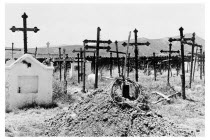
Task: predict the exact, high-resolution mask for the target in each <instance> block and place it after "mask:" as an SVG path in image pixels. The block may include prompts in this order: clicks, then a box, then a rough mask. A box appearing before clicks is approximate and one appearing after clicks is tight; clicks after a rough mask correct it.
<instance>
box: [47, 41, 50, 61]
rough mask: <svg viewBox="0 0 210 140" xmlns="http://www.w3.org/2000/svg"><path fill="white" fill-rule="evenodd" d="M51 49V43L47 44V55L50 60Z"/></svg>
mask: <svg viewBox="0 0 210 140" xmlns="http://www.w3.org/2000/svg"><path fill="white" fill-rule="evenodd" d="M49 47H50V42H47V54H48V59H50V50H49Z"/></svg>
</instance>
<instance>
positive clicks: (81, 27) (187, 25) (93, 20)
mask: <svg viewBox="0 0 210 140" xmlns="http://www.w3.org/2000/svg"><path fill="white" fill-rule="evenodd" d="M204 8H205V7H204V5H202V4H6V7H5V10H6V11H5V14H6V17H5V23H6V27H5V33H6V34H5V35H6V36H5V37H6V42H5V43H6V46H7V47H11V43H12V42H14V43H15V47H20V48H23V33H22V32H15V33H13V32H12V31H10V30H9V28H11V27H12V26H16V27H23V20H22V17H21V16H22V14H23V13H24V12H26V14H27V15H28V19H27V26H28V27H30V28H33V27H35V26H37V27H38V28H39V29H40V31H39V32H38V33H34V32H28V47H36V46H37V47H43V46H46V43H47V42H48V41H49V42H50V44H51V45H53V46H58V45H63V44H68V45H75V44H82V41H83V40H84V39H92V40H93V39H96V29H97V27H100V28H101V39H102V40H107V39H111V40H112V41H115V40H119V41H121V40H126V39H127V38H128V33H129V31H133V30H134V29H135V28H137V30H139V32H138V37H145V38H149V39H158V38H162V37H169V36H175V35H178V34H179V31H178V29H179V27H181V26H182V27H183V28H184V33H192V32H195V33H196V34H197V35H198V36H200V37H202V38H203V39H205V34H204V33H205V9H204ZM133 37H134V36H133V34H132V36H131V38H133Z"/></svg>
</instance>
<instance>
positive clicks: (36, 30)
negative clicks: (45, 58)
mask: <svg viewBox="0 0 210 140" xmlns="http://www.w3.org/2000/svg"><path fill="white" fill-rule="evenodd" d="M22 18H23V28H16V27H15V26H12V28H10V30H11V31H12V32H15V31H22V32H23V41H24V54H25V53H27V31H34V32H35V33H37V32H38V31H39V29H38V28H37V27H34V28H27V22H26V19H27V18H28V16H27V15H26V13H24V14H23V15H22Z"/></svg>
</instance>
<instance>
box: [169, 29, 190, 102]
mask: <svg viewBox="0 0 210 140" xmlns="http://www.w3.org/2000/svg"><path fill="white" fill-rule="evenodd" d="M183 30H184V29H183V28H182V27H180V28H179V31H180V38H169V42H173V41H180V44H181V60H182V61H181V65H182V75H181V81H182V98H183V99H186V95H185V67H184V42H185V41H189V40H192V39H193V38H184V35H183Z"/></svg>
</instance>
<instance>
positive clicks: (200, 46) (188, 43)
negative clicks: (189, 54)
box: [184, 41, 202, 48]
mask: <svg viewBox="0 0 210 140" xmlns="http://www.w3.org/2000/svg"><path fill="white" fill-rule="evenodd" d="M184 44H187V45H193V44H192V43H190V42H186V41H185V42H184ZM194 46H197V47H199V48H202V45H198V44H194Z"/></svg>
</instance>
